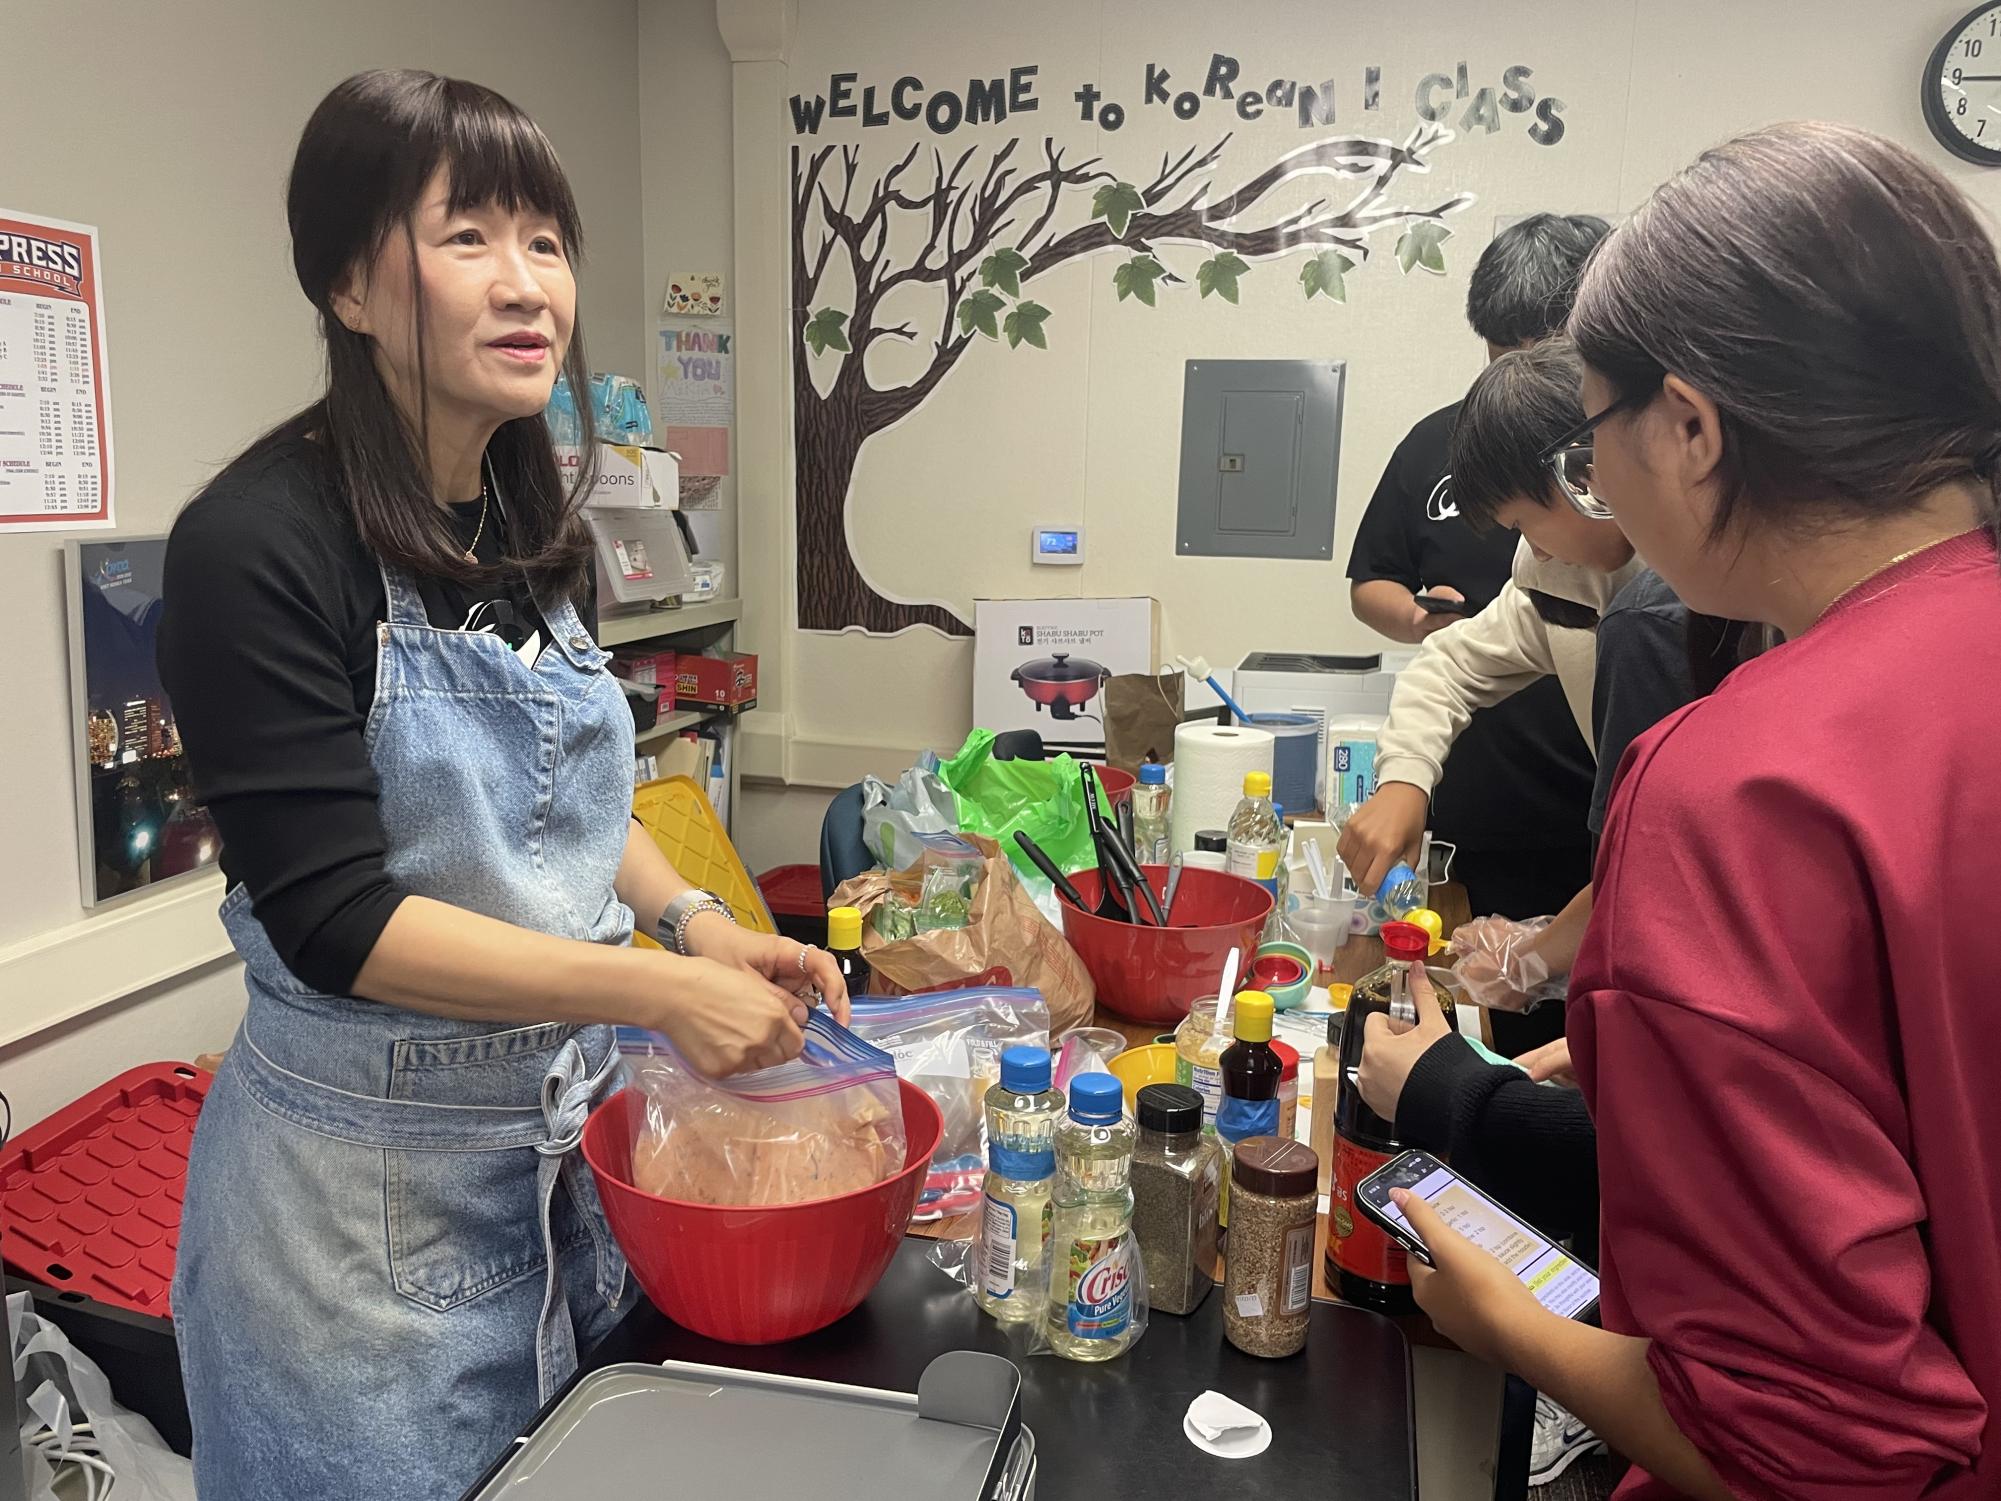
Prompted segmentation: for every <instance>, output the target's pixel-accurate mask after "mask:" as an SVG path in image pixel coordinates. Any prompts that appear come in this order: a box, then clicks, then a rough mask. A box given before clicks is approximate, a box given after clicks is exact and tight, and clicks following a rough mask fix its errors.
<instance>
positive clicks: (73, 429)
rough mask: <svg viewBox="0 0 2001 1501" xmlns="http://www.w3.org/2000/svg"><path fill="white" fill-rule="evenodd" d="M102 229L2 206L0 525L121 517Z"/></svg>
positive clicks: (45, 527) (87, 524)
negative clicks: (101, 271)
mask: <svg viewBox="0 0 2001 1501" xmlns="http://www.w3.org/2000/svg"><path fill="white" fill-rule="evenodd" d="M109 396H110V384H109V379H108V375H107V372H106V369H105V351H104V298H103V288H102V283H101V282H100V280H99V278H98V262H97V231H96V230H95V229H94V228H92V227H90V226H89V225H84V224H68V223H65V222H63V221H62V220H59V219H42V218H37V217H35V216H33V215H29V214H15V213H8V212H6V211H4V210H0V532H24V531H84V530H93V529H98V528H103V527H108V526H111V525H112V524H113V521H112V511H111V407H110V401H109Z"/></svg>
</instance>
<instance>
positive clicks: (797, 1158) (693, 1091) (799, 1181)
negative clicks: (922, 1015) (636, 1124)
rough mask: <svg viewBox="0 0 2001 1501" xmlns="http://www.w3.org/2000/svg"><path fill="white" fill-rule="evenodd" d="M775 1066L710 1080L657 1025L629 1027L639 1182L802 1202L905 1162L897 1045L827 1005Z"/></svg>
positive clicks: (705, 1200)
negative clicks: (801, 1043)
mask: <svg viewBox="0 0 2001 1501" xmlns="http://www.w3.org/2000/svg"><path fill="white" fill-rule="evenodd" d="M805 1031H806V1047H805V1050H804V1051H803V1052H801V1053H800V1055H799V1056H798V1057H797V1058H794V1059H792V1060H791V1061H790V1062H787V1063H781V1064H779V1065H778V1066H777V1067H776V1068H767V1069H759V1070H758V1071H757V1072H755V1073H749V1074H738V1075H737V1076H735V1077H734V1078H729V1079H710V1078H707V1077H706V1076H704V1075H703V1074H701V1073H699V1072H698V1071H697V1070H696V1069H695V1068H694V1067H692V1066H691V1065H690V1064H689V1063H688V1062H687V1060H686V1059H684V1058H683V1057H682V1056H681V1055H680V1053H679V1052H677V1051H676V1050H675V1047H674V1045H673V1043H671V1042H670V1041H668V1040H667V1039H666V1038H665V1037H663V1036H661V1035H660V1034H658V1033H653V1032H643V1031H639V1030H637V1029H634V1028H623V1027H622V1028H620V1029H619V1047H620V1050H621V1051H622V1052H624V1054H625V1055H626V1062H627V1067H628V1069H629V1071H630V1073H631V1077H632V1082H633V1085H634V1087H635V1088H637V1089H639V1090H640V1091H641V1093H642V1094H644V1095H645V1097H646V1127H645V1130H644V1131H642V1132H641V1133H640V1138H639V1140H638V1142H637V1143H636V1144H635V1145H634V1147H633V1149H632V1181H633V1185H634V1186H635V1187H636V1188H639V1189H641V1190H643V1191H645V1192H647V1193H651V1194H659V1195H661V1196H662V1197H663V1198H669V1199H681V1200H684V1201H686V1202H689V1203H694V1204H730V1205H739V1204H741V1205H753V1204H755V1205H776V1204H800V1203H804V1202H806V1201H807V1200H810V1199H827V1198H832V1197H834V1196H835V1195H837V1194H844V1193H853V1192H855V1191H856V1190H858V1189H863V1188H872V1187H873V1186H875V1185H876V1184H878V1183H880V1182H882V1181H883V1180H884V1179H886V1178H891V1177H894V1176H895V1175H896V1174H897V1173H898V1172H900V1171H902V1169H903V1162H904V1153H905V1137H904V1125H903V1100H902V1096H901V1095H900V1094H899V1093H898V1091H897V1084H896V1063H895V1061H894V1060H893V1059H892V1058H891V1057H890V1056H889V1054H887V1053H885V1052H883V1051H882V1049H880V1048H877V1047H874V1046H872V1045H870V1044H869V1043H867V1042H864V1041H863V1040H862V1039H861V1038H859V1037H857V1036H855V1034H854V1033H852V1032H850V1031H848V1029H847V1028H845V1027H843V1026H842V1025H841V1024H840V1023H839V1022H837V1021H835V1020H834V1019H833V1018H832V1017H831V1016H829V1015H827V1013H826V1012H824V1011H817V1010H816V1011H814V1012H813V1013H812V1014H811V1015H810V1016H809V1017H808V1018H807V1021H806V1027H805Z"/></svg>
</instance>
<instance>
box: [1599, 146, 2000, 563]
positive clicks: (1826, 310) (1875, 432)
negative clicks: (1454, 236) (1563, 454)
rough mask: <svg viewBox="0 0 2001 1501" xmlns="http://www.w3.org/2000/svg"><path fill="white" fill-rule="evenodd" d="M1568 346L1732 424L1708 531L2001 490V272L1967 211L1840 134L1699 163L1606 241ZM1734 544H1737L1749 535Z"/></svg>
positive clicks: (1893, 150)
mask: <svg viewBox="0 0 2001 1501" xmlns="http://www.w3.org/2000/svg"><path fill="white" fill-rule="evenodd" d="M1570 332H1571V336H1572V338H1573V339H1575V341H1576V343H1577V347H1578V350H1579V352H1580V353H1581V354H1582V355H1583V356H1584V359H1585V361H1586V363H1587V364H1589V365H1590V366H1591V367H1592V368H1593V369H1595V370H1597V371H1598V372H1599V373H1600V374H1602V375H1603V376H1604V377H1605V378H1606V379H1607V380H1608V381H1609V382H1610V383H1611V384H1612V386H1613V388H1614V389H1615V391H1616V392H1617V393H1618V394H1619V395H1620V396H1628V395H1632V394H1634V393H1647V392H1655V391H1658V390H1659V389H1660V384H1661V380H1662V378H1663V377H1664V376H1665V375H1666V374H1667V373H1669V372H1673V373H1674V374H1676V375H1679V376H1680V377H1682V379H1684V380H1686V381H1688V382H1689V383H1690V384H1691V385H1693V386H1694V387H1695V388H1696V389H1698V390H1700V391H1701V392H1702V393H1703V394H1704V395H1706V396H1708V397H1709V398H1710V400H1712V401H1714V402H1715V403H1716V406H1717V410H1718V411H1719V413H1720V414H1721V417H1722V426H1723V440H1724V452H1723V459H1722V463H1721V465H1720V467H1719V471H1718V479H1719V481H1720V494H1719V499H1718V506H1717V512H1716V520H1715V529H1714V534H1713V536H1714V537H1715V538H1721V537H1723V536H1724V535H1726V534H1728V533H1730V532H1731V531H1732V529H1733V528H1735V527H1738V526H1739V525H1740V524H1741V523H1742V522H1744V521H1746V520H1748V519H1751V518H1752V517H1753V516H1755V517H1756V519H1757V520H1759V521H1761V522H1772V523H1778V524H1782V525H1794V526H1818V525H1827V524H1837V525H1838V524H1840V523H1842V522H1844V521H1852V520H1856V519H1863V518H1869V517H1881V516H1888V515H1895V514H1897V513H1899V512H1902V511H1906V510H1909V509H1912V508H1914V507H1915V506H1916V505H1917V504H1918V503H1919V502H1920V501H1921V500H1922V499H1923V498H1924V497H1925V496H1926V495H1927V494H1928V493H1929V492H1931V491H1932V490H1935V489H1936V488H1938V487H1939V486H1941V485H1944V484H1947V483H1950V482H1952V481H1954V480H1969V479H1972V480H1977V481H1978V482H1980V483H1982V484H1984V485H1985V486H1986V487H1988V493H1989V494H1990V497H1991V496H1993V495H1994V493H1995V486H1996V484H1997V475H2001V267H1997V265H1996V262H1995V254H1994V244H1993V241H1992V240H1991V239H1990V238H1989V237H1988V234H1987V231H1986V229H1985V228H1984V227H1983V225H1982V224H1981V222H1980V219H1979V218H1978V217H1977V216H1976V214H1975V213H1974V211H1973V209H1972V207H1971V206H1970V205H1969V204H1968V203H1967V201H1966V199H1965V198H1964V197H1963V196H1962V195H1961V194H1960V193H1959V191H1958V190H1957V189H1955V188H1954V187H1953V186H1952V185H1951V184H1950V183H1949V182H1947V181H1946V180H1945V179H1944V178H1943V177H1941V176H1940V175H1939V174H1938V173H1937V172H1935V171H1934V170H1933V169H1932V168H1930V167H1929V166H1927V165H1926V164H1925V163H1924V162H1922V161H1920V160H1919V159H1918V158H1917V157H1916V156H1915V155H1913V154H1912V153H1911V152H1909V151H1907V150H1905V149H1904V148H1903V147H1902V146H1899V145H1896V144H1894V143H1893V142H1890V141H1886V140H1884V139H1883V138H1881V137H1880V136H1875V135H1871V134H1870V133H1869V132H1867V131H1864V130H1856V129H1854V128H1852V127H1849V126H1845V125H1827V124H1797V125H1775V126H1772V127H1770V128H1768V129H1764V130H1759V131H1754V132H1752V133H1751V134H1749V135H1744V136H1739V137H1738V138H1737V139H1735V140H1733V141H1730V142H1727V143H1726V144H1724V145H1722V146H1718V147H1716V148H1714V149H1713V150H1710V151H1705V152H1704V153H1703V154H1702V155H1701V156H1699V157H1698V158H1696V160H1695V163H1694V164H1693V165H1692V166H1690V167H1689V168H1687V169H1686V170H1685V171H1683V172H1682V173H1680V174H1679V175H1678V176H1676V177H1674V178H1672V179H1670V180H1669V181H1668V182H1666V183H1665V184H1663V185H1662V186H1661V187H1660V188H1659V189H1657V190H1656V191H1655V193H1654V195H1653V197H1652V198H1651V199H1650V200H1648V202H1647V204H1646V205H1645V206H1644V207H1643V208H1641V209H1640V211H1639V212H1638V213H1637V214H1635V215H1634V216H1633V218H1632V219H1631V220H1630V221H1629V222H1628V223H1626V224H1625V225H1623V226H1622V227H1621V228H1619V229H1618V230H1616V231H1615V232H1614V233H1613V234H1612V236H1611V237H1610V238H1609V239H1607V240H1606V241H1605V243H1604V245H1602V246H1601V247H1600V248H1599V251H1598V253H1597V255H1595V256H1594V257H1593V258H1592V260H1591V264H1590V266H1589V267H1588V268H1587V269H1586V271H1585V275H1584V284H1583V286H1582V288H1581V289H1580V290H1579V292H1578V296H1577V304H1576V308H1575V309H1574V311H1573V312H1572V314H1571V318H1570ZM1740 535H1741V533H1740Z"/></svg>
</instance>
